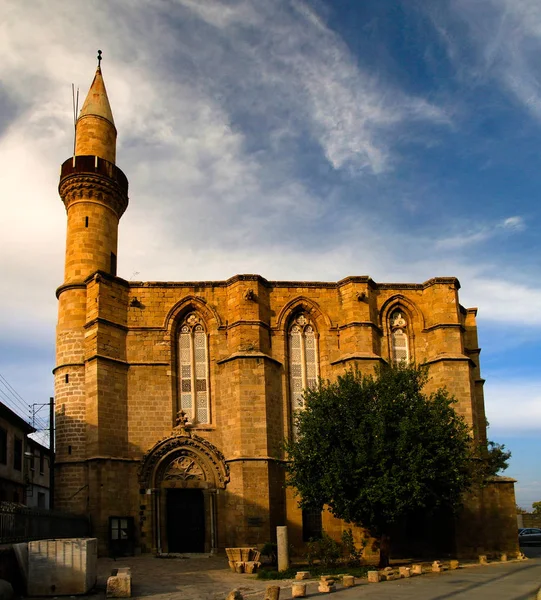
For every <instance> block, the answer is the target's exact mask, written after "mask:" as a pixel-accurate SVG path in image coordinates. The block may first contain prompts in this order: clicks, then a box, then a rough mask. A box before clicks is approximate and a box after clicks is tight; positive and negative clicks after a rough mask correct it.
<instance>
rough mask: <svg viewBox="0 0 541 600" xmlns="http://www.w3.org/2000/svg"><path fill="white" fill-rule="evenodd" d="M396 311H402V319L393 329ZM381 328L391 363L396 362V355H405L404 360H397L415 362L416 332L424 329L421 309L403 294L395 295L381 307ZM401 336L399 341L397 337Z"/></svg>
mask: <svg viewBox="0 0 541 600" xmlns="http://www.w3.org/2000/svg"><path fill="white" fill-rule="evenodd" d="M395 311H400V313H402V315H400V319H399V321H398V323H396V325H398V328H397V329H396V330H395V329H393V324H391V317H392V316H393V313H395ZM380 326H381V328H382V331H383V336H384V339H385V340H386V347H387V353H388V359H389V361H391V362H392V361H394V360H395V353H396V352H399V353H401V354H403V358H402V359H401V358H398V359H397V360H399V361H400V360H405V361H412V360H413V361H415V354H416V348H415V332H416V331H421V330H422V329H423V328H424V315H423V313H422V312H421V311H420V309H419V308H417V306H416V305H415V304H414V303H413V302H412V301H411V300H410V299H409V298H406V297H405V296H404V295H402V294H395V295H394V296H392V297H391V298H389V299H388V300H387V301H386V302H385V303H384V304H383V306H382V307H381V311H380ZM396 335H399V336H400V337H399V338H398V339H397V338H396V337H395V336H396ZM397 344H398V345H397Z"/></svg>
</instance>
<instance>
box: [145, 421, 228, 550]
mask: <svg viewBox="0 0 541 600" xmlns="http://www.w3.org/2000/svg"><path fill="white" fill-rule="evenodd" d="M228 481H229V468H228V466H227V464H226V463H225V461H224V457H223V455H222V454H221V452H220V451H219V450H218V449H217V448H216V447H215V446H213V445H212V444H211V443H210V442H208V441H206V440H204V439H203V438H200V437H198V436H196V435H192V434H191V432H190V430H189V429H185V428H184V427H179V428H177V429H176V430H175V431H174V433H173V434H172V435H171V436H170V437H168V438H166V439H164V440H161V441H160V442H158V443H157V444H156V445H155V446H154V447H153V448H152V449H151V450H150V451H149V452H147V454H146V455H145V456H144V457H143V460H142V463H141V467H140V471H139V483H140V486H141V494H142V498H143V499H144V500H142V502H143V501H145V504H143V505H142V507H141V508H143V507H145V509H146V510H145V511H144V512H145V520H144V521H142V522H141V532H142V533H141V534H142V535H144V536H145V537H147V538H151V539H152V548H153V549H154V550H155V551H156V552H157V553H159V554H162V553H198V552H213V551H215V550H216V549H217V527H216V523H217V517H218V515H217V509H216V494H217V493H218V490H220V489H224V488H225V486H226V484H227V482H228Z"/></svg>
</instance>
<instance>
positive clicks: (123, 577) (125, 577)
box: [106, 567, 131, 598]
mask: <svg viewBox="0 0 541 600" xmlns="http://www.w3.org/2000/svg"><path fill="white" fill-rule="evenodd" d="M106 597H107V598H131V571H130V568H129V567H120V568H119V569H114V570H113V573H112V574H111V577H109V578H108V579H107V591H106Z"/></svg>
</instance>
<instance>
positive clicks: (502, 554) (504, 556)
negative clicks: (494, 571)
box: [500, 552, 507, 562]
mask: <svg viewBox="0 0 541 600" xmlns="http://www.w3.org/2000/svg"><path fill="white" fill-rule="evenodd" d="M500 561H501V562H507V553H506V552H502V553H501V554H500Z"/></svg>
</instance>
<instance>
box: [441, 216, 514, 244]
mask: <svg viewBox="0 0 541 600" xmlns="http://www.w3.org/2000/svg"><path fill="white" fill-rule="evenodd" d="M525 227H526V225H525V222H524V219H523V218H522V217H519V216H513V217H507V218H506V219H503V220H502V221H499V222H497V223H493V224H480V225H477V227H476V228H475V229H467V227H466V225H465V224H464V223H463V224H462V225H461V229H463V231H461V232H460V233H456V234H453V235H451V236H449V237H443V238H441V239H439V240H437V242H436V247H437V248H439V249H442V250H445V249H448V250H452V249H462V248H466V247H468V246H471V245H473V244H479V243H481V242H486V241H488V240H490V239H491V238H494V237H497V236H501V235H504V234H508V233H518V232H521V231H523V230H524V229H525Z"/></svg>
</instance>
